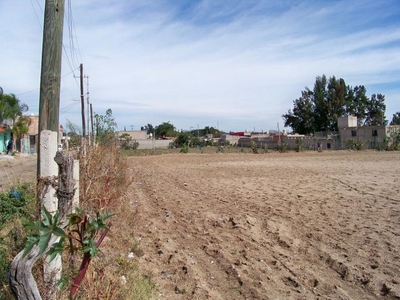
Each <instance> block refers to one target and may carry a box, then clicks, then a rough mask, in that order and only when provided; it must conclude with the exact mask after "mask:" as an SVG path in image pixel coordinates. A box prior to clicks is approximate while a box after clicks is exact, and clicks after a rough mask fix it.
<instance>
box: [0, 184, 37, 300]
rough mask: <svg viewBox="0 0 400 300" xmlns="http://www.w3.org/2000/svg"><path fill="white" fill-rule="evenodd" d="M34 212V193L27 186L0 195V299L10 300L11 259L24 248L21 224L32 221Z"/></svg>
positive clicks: (23, 230)
mask: <svg viewBox="0 0 400 300" xmlns="http://www.w3.org/2000/svg"><path fill="white" fill-rule="evenodd" d="M35 210H36V198H35V193H34V191H33V188H32V187H31V186H30V185H28V184H24V185H20V186H16V187H14V188H12V189H10V190H9V191H8V192H3V193H0V230H1V234H0V282H1V284H0V299H10V296H11V295H10V291H9V289H8V286H7V279H6V277H7V273H8V270H9V267H10V264H11V261H12V259H13V257H14V256H15V255H16V254H17V253H18V252H19V251H21V250H22V249H23V248H24V246H25V237H26V234H25V229H24V228H23V225H22V223H26V222H28V221H31V220H33V219H34V218H35V215H36V211H35Z"/></svg>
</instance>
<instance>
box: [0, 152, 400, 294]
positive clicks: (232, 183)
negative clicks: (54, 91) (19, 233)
mask: <svg viewBox="0 0 400 300" xmlns="http://www.w3.org/2000/svg"><path fill="white" fill-rule="evenodd" d="M0 166H1V168H0V173H1V174H0V175H1V178H3V179H2V184H3V188H4V186H5V185H7V183H9V182H10V181H12V179H14V180H15V179H18V180H24V179H25V180H27V179H28V178H29V179H33V180H34V178H35V168H36V157H34V156H32V157H31V156H30V157H25V158H24V157H21V158H16V159H7V160H2V161H1V165H0ZM127 168H128V174H129V176H131V177H132V180H133V181H132V184H131V185H130V187H129V190H128V191H127V192H126V195H125V196H126V197H125V199H127V200H126V201H129V202H130V205H132V207H133V208H135V209H137V211H138V214H137V215H135V218H138V220H136V221H135V222H132V224H134V225H132V226H130V227H128V228H129V230H131V231H130V232H126V233H125V234H126V235H127V236H129V237H131V238H132V239H137V240H140V248H141V253H142V255H140V256H139V257H138V256H135V258H134V259H135V260H138V262H139V265H140V266H141V267H142V268H144V269H146V270H151V273H152V277H151V278H152V280H153V281H154V282H155V283H156V287H157V291H158V292H157V293H158V295H159V297H158V298H159V299H229V300H231V299H232V300H233V299H400V152H374V151H365V152H364V151H363V152H348V151H332V152H327V151H325V152H321V153H319V152H301V153H293V152H291V153H275V152H273V153H267V154H258V155H255V154H250V153H242V154H239V153H236V154H233V153H231V154H226V153H218V154H217V153H212V154H200V153H196V154H192V153H189V154H178V153H176V154H166V155H156V156H147V157H131V158H128V165H127ZM122 217H123V218H124V219H126V220H129V218H130V216H129V215H128V214H127V215H126V216H122ZM128 248H129V246H128V245H127V249H128Z"/></svg>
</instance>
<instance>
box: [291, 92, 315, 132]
mask: <svg viewBox="0 0 400 300" xmlns="http://www.w3.org/2000/svg"><path fill="white" fill-rule="evenodd" d="M311 95H312V92H311V91H310V90H305V91H303V92H302V96H301V97H300V98H299V99H296V100H294V101H293V104H294V107H293V111H292V110H290V109H289V111H288V112H287V114H285V115H283V118H284V120H285V126H289V127H291V128H292V129H293V131H295V132H298V133H301V134H309V133H312V132H314V105H313V102H312V100H311V98H310V96H311Z"/></svg>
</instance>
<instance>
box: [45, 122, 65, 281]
mask: <svg viewBox="0 0 400 300" xmlns="http://www.w3.org/2000/svg"><path fill="white" fill-rule="evenodd" d="M57 137H58V133H57V132H54V131H50V130H43V131H42V132H41V133H40V170H39V171H40V178H57V176H58V165H57V163H56V162H55V161H54V157H55V156H56V152H57V142H58V138H57ZM43 188H44V191H46V190H47V192H46V194H44V197H43V199H42V201H43V206H44V207H45V208H46V209H47V210H48V211H49V212H50V213H51V214H52V215H54V213H55V212H56V211H57V209H58V199H57V197H56V190H55V189H54V188H53V187H52V186H51V185H48V186H46V185H45V186H44V187H43ZM39 192H41V191H39ZM61 270H62V264H61V257H60V255H57V256H56V258H55V259H53V260H52V261H51V262H50V261H49V259H48V258H47V257H46V258H45V262H44V264H43V273H44V281H45V283H46V286H47V287H50V288H51V289H54V287H55V285H56V283H57V281H59V280H60V278H61Z"/></svg>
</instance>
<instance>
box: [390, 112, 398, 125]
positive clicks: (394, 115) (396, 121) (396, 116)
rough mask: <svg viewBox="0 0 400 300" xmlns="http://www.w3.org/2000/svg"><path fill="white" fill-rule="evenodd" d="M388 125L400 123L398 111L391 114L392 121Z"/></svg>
mask: <svg viewBox="0 0 400 300" xmlns="http://www.w3.org/2000/svg"><path fill="white" fill-rule="evenodd" d="M390 125H400V111H398V112H396V113H395V114H393V118H392V121H391V122H390Z"/></svg>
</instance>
